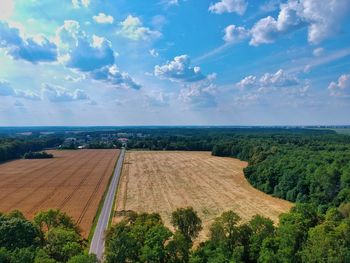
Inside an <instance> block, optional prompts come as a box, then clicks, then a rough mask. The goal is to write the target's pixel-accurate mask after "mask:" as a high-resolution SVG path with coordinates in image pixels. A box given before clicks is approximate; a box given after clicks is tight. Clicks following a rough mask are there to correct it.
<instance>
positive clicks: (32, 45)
mask: <svg viewBox="0 0 350 263" xmlns="http://www.w3.org/2000/svg"><path fill="white" fill-rule="evenodd" d="M0 48H3V49H5V51H6V53H7V54H8V55H10V56H11V57H13V58H14V59H22V60H25V61H29V62H31V63H38V62H52V61H56V59H57V46H56V45H55V44H54V43H52V42H50V41H49V40H48V39H47V38H45V37H43V36H37V37H36V38H35V39H34V38H23V37H22V36H21V35H20V31H19V29H17V28H13V27H10V26H9V25H8V23H6V22H2V21H0Z"/></svg>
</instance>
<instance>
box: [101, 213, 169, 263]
mask: <svg viewBox="0 0 350 263" xmlns="http://www.w3.org/2000/svg"><path fill="white" fill-rule="evenodd" d="M171 236H172V233H171V232H170V230H169V229H167V228H166V227H165V226H164V225H163V222H162V220H161V218H160V216H159V215H158V214H145V213H144V214H139V215H138V214H135V213H133V214H132V215H131V216H130V217H128V218H126V219H125V220H123V221H122V222H120V223H119V224H117V225H115V226H113V227H112V228H111V229H110V230H109V231H108V233H107V236H106V262H166V261H165V259H166V257H167V253H166V248H165V246H166V242H168V241H169V239H170V238H171Z"/></svg>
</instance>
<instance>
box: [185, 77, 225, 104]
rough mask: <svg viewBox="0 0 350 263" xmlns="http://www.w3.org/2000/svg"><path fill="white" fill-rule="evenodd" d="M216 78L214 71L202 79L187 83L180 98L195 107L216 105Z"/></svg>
mask: <svg viewBox="0 0 350 263" xmlns="http://www.w3.org/2000/svg"><path fill="white" fill-rule="evenodd" d="M215 79H216V74H215V73H213V74H210V75H208V77H206V78H205V79H203V80H201V81H197V82H194V83H186V84H185V85H184V87H183V88H182V89H181V90H180V95H179V98H180V100H181V101H182V102H184V103H186V104H189V105H190V106H191V107H192V108H195V109H196V108H197V109H200V108H210V107H216V106H217V101H216V94H217V92H218V91H217V87H216V85H215V84H214V80H215Z"/></svg>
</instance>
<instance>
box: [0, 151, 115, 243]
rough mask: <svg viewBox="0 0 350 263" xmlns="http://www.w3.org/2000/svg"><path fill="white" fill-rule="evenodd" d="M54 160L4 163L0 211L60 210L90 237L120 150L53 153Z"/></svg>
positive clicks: (0, 166) (0, 170)
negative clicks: (70, 217)
mask: <svg viewBox="0 0 350 263" xmlns="http://www.w3.org/2000/svg"><path fill="white" fill-rule="evenodd" d="M49 153H53V154H54V156H55V158H53V159H41V160H15V161H11V162H7V163H4V164H0V211H1V212H9V211H11V210H14V209H18V210H20V211H21V212H23V213H24V215H25V216H26V217H28V218H29V219H32V218H33V216H34V215H35V213H37V212H38V211H41V210H47V209H49V208H55V209H56V208H59V209H61V210H62V211H64V212H66V213H68V214H69V215H70V216H72V217H73V218H74V219H75V220H76V222H77V223H78V225H79V226H80V228H81V229H82V235H83V236H84V237H87V236H88V235H89V231H90V228H91V225H92V222H93V219H94V216H95V214H96V211H97V209H98V205H99V203H100V200H101V198H102V196H103V193H104V191H105V189H106V186H107V184H108V181H109V178H110V177H111V175H112V173H113V170H114V166H115V163H116V161H117V159H118V156H119V151H118V150H79V151H78V150H77V151H49Z"/></svg>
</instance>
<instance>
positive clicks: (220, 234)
mask: <svg viewBox="0 0 350 263" xmlns="http://www.w3.org/2000/svg"><path fill="white" fill-rule="evenodd" d="M240 220H241V218H240V217H239V216H238V215H237V214H236V213H235V212H233V211H226V212H223V213H222V214H221V216H220V217H218V218H217V219H215V222H214V223H213V225H212V226H211V229H210V237H211V240H212V241H213V242H214V243H217V244H220V243H222V244H223V245H224V246H225V250H226V251H227V252H228V257H231V256H232V252H233V249H234V247H235V246H236V245H237V243H238V242H239V228H238V226H237V225H238V223H239V221H240Z"/></svg>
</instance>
